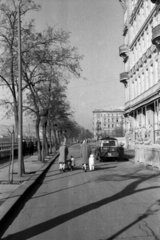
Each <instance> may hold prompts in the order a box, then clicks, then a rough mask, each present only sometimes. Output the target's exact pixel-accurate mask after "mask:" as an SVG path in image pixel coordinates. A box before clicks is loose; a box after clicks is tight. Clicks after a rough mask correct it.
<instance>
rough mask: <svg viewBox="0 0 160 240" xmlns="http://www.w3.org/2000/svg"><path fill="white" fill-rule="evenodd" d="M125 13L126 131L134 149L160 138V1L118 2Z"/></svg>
mask: <svg viewBox="0 0 160 240" xmlns="http://www.w3.org/2000/svg"><path fill="white" fill-rule="evenodd" d="M119 1H120V3H121V5H122V7H123V10H124V28H123V36H124V44H123V45H122V46H120V47H119V55H120V57H122V58H123V61H124V72H122V73H121V74H120V82H122V83H123V84H124V87H125V112H124V116H125V128H126V135H127V136H129V138H130V139H131V143H132V145H134V144H136V143H137V142H142V143H145V144H149V145H150V144H155V143H158V142H159V138H160V11H159V9H160V1H156V0H152V1H151V0H119Z"/></svg>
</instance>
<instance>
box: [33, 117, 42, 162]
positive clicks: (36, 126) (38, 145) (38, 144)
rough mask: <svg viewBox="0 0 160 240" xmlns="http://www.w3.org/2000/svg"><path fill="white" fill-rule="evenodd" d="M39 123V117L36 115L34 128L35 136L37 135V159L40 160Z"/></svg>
mask: <svg viewBox="0 0 160 240" xmlns="http://www.w3.org/2000/svg"><path fill="white" fill-rule="evenodd" d="M39 124H40V118H39V117H37V120H36V125H35V128H36V137H37V150H38V160H39V161H42V154H41V142H40V136H39Z"/></svg>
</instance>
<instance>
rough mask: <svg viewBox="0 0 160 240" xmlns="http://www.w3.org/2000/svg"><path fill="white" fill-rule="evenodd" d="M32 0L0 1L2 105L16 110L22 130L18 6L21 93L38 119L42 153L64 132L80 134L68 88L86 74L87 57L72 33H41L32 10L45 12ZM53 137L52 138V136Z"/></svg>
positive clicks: (51, 30) (11, 112)
mask: <svg viewBox="0 0 160 240" xmlns="http://www.w3.org/2000/svg"><path fill="white" fill-rule="evenodd" d="M40 9H41V6H40V5H37V4H35V3H34V1H33V0H6V1H1V4H0V16H1V18H0V51H1V54H0V86H1V87H3V88H5V89H6V90H7V94H6V96H5V98H4V99H2V100H1V106H4V107H5V109H6V112H5V114H6V117H8V118H9V117H10V116H13V115H14V119H15V132H16V136H17V135H18V123H19V119H18V108H19V106H18V96H19V84H18V10H19V11H20V19H21V43H22V44H21V61H22V95H23V106H22V110H23V112H24V115H27V116H28V115H29V116H31V118H32V120H33V121H34V123H35V129H36V138H37V141H38V158H39V160H40V161H41V160H44V156H45V155H46V154H48V141H49V142H50V143H52V142H53V141H54V145H55V147H56V148H57V146H58V145H59V142H60V139H61V137H62V135H65V134H66V131H67V136H68V137H69V138H72V139H73V137H75V135H76V136H77V135H78V134H79V133H80V134H81V133H82V132H83V131H84V129H83V128H81V127H80V126H79V125H78V124H77V123H76V122H75V120H74V118H73V112H72V110H71V107H70V104H69V102H68V100H67V96H66V89H67V84H68V83H69V81H70V79H71V77H72V78H76V80H78V79H81V78H82V75H81V73H82V69H81V67H80V61H81V60H82V58H83V56H81V55H80V54H79V53H78V50H77V48H76V47H73V46H71V44H70V33H68V32H65V31H64V30H62V29H56V28H55V27H54V26H48V27H47V28H46V29H44V31H42V32H38V31H37V29H36V26H35V21H34V20H33V19H31V20H29V21H28V20H27V14H28V12H30V11H40ZM40 127H41V128H42V132H43V146H42V149H43V153H44V154H43V156H42V155H41V151H40V148H41V146H40V135H39V132H40ZM47 136H48V139H47Z"/></svg>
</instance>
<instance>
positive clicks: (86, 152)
mask: <svg viewBox="0 0 160 240" xmlns="http://www.w3.org/2000/svg"><path fill="white" fill-rule="evenodd" d="M90 154H91V148H90V146H89V144H88V143H87V140H84V141H83V143H82V146H81V156H82V169H83V170H84V171H85V172H86V171H87V166H88V161H89V157H90Z"/></svg>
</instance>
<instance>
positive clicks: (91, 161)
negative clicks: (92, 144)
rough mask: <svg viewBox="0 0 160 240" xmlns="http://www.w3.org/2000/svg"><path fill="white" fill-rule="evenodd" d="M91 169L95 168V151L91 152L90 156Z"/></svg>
mask: <svg viewBox="0 0 160 240" xmlns="http://www.w3.org/2000/svg"><path fill="white" fill-rule="evenodd" d="M89 170H90V171H93V170H94V153H91V155H90V157H89Z"/></svg>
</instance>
